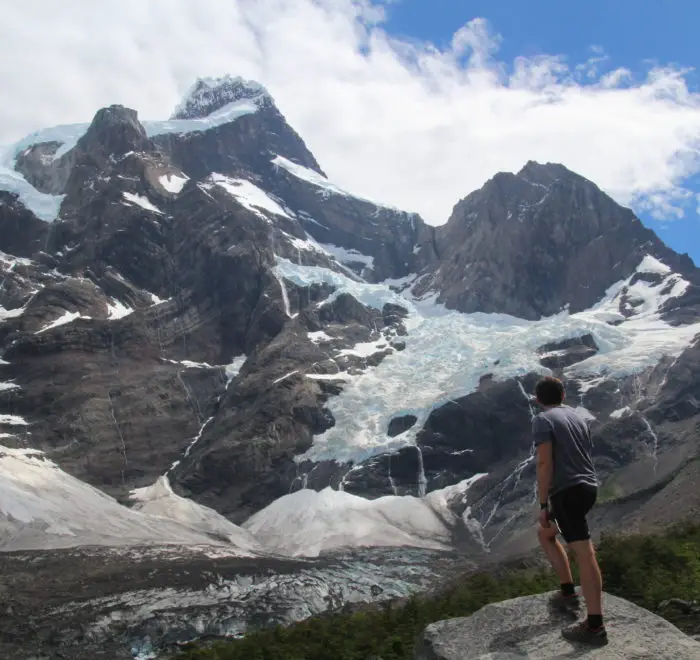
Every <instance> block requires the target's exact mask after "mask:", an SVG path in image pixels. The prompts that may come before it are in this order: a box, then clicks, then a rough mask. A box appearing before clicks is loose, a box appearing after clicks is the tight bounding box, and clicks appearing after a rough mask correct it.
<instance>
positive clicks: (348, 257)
mask: <svg viewBox="0 0 700 660" xmlns="http://www.w3.org/2000/svg"><path fill="white" fill-rule="evenodd" d="M318 245H319V247H321V248H322V249H323V251H324V252H326V253H327V254H330V255H331V256H332V257H333V258H334V259H336V260H337V261H339V262H340V263H341V264H352V263H361V264H364V266H365V269H367V270H372V269H373V268H374V257H371V256H369V255H366V254H362V253H361V252H358V251H357V250H354V249H349V250H348V249H346V248H344V247H339V246H338V245H333V244H332V243H319V244H318Z"/></svg>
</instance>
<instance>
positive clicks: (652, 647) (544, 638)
mask: <svg viewBox="0 0 700 660" xmlns="http://www.w3.org/2000/svg"><path fill="white" fill-rule="evenodd" d="M550 595H551V594H539V595H537V596H525V597H523V598H515V599H513V600H507V601H503V602H501V603H495V604H492V605H487V606H486V607H484V608H482V609H481V610H479V611H478V612H476V613H475V614H473V615H472V616H470V617H465V618H460V619H450V620H448V621H439V622H437V623H433V624H431V625H429V626H428V627H427V628H426V630H425V632H424V633H423V637H422V639H421V640H420V642H419V644H418V647H417V650H416V654H415V658H416V660H487V659H491V660H496V659H497V660H516V659H517V658H532V659H533V660H534V659H538V660H539V659H542V658H570V657H571V658H572V657H579V656H584V655H585V657H586V658H589V659H590V660H594V659H595V658H601V659H603V658H604V659H605V660H614V659H616V658H618V659H630V658H635V660H641V659H643V658H644V659H648V660H652V659H654V660H661V659H663V658H673V659H674V660H697V658H700V643H699V642H697V641H695V640H694V639H692V638H690V637H688V636H687V635H685V634H684V633H682V632H681V631H680V630H679V629H678V628H676V627H675V626H673V625H672V624H670V623H669V622H668V621H665V620H664V619H662V618H661V617H659V616H657V615H656V614H652V613H651V612H649V611H648V610H645V609H643V608H641V607H638V606H636V605H633V604H632V603H630V602H628V601H626V600H623V599H622V598H616V597H615V596H611V595H609V594H605V596H604V605H603V607H604V610H605V615H606V621H607V623H606V627H607V628H608V636H609V640H610V641H609V644H608V645H607V646H605V647H602V648H589V647H581V648H578V647H576V646H574V645H572V644H570V643H569V642H567V641H566V640H564V638H563V637H562V636H561V629H562V628H563V627H566V626H568V625H570V624H571V623H572V621H571V619H570V618H568V617H567V616H566V615H562V614H558V613H553V612H552V611H551V610H550V609H549V608H548V605H547V601H548V598H549V597H550Z"/></svg>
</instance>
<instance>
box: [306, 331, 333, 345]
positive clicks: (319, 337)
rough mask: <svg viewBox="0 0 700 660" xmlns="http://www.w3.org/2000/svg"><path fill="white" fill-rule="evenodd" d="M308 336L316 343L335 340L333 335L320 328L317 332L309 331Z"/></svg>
mask: <svg viewBox="0 0 700 660" xmlns="http://www.w3.org/2000/svg"><path fill="white" fill-rule="evenodd" d="M307 336H308V338H309V339H310V340H311V341H312V342H313V343H314V344H320V343H321V342H324V341H332V340H333V337H331V336H330V335H327V334H326V333H325V332H323V330H318V331H317V332H309V333H307Z"/></svg>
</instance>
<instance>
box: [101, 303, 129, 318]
mask: <svg viewBox="0 0 700 660" xmlns="http://www.w3.org/2000/svg"><path fill="white" fill-rule="evenodd" d="M133 311H134V310H133V309H132V308H131V307H127V306H126V305H124V304H123V303H121V302H119V301H118V300H114V299H112V302H111V304H110V303H107V316H108V318H110V319H112V320H116V319H123V318H124V317H125V316H129V314H131V313H132V312H133Z"/></svg>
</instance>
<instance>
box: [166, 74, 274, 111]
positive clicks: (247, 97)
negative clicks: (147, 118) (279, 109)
mask: <svg viewBox="0 0 700 660" xmlns="http://www.w3.org/2000/svg"><path fill="white" fill-rule="evenodd" d="M237 101H253V102H255V103H256V104H258V105H262V104H265V103H268V104H269V103H272V102H273V101H272V97H271V96H270V94H269V92H268V91H267V89H265V87H263V85H261V84H260V83H258V82H256V81H254V80H245V79H243V78H241V77H240V76H236V77H234V76H230V75H226V76H222V77H221V78H198V79H197V81H196V82H195V83H194V85H192V87H190V89H189V90H188V91H187V92H186V94H185V96H184V97H183V99H182V101H181V102H180V104H179V105H178V106H177V107H176V108H175V112H174V113H173V115H172V117H171V119H201V118H204V117H208V116H209V115H211V114H212V113H213V112H216V111H217V110H220V109H221V108H223V107H224V106H226V105H228V104H229V103H236V102H237Z"/></svg>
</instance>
